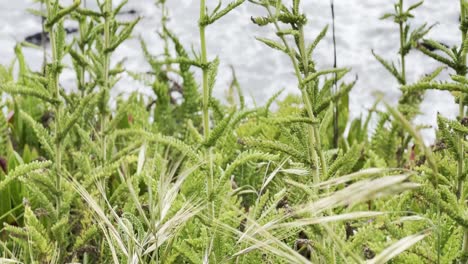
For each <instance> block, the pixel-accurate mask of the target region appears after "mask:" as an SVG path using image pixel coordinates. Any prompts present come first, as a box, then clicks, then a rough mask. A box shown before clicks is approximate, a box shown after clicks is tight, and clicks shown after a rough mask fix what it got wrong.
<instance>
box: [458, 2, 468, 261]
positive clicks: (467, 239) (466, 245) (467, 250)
mask: <svg viewBox="0 0 468 264" xmlns="http://www.w3.org/2000/svg"><path fill="white" fill-rule="evenodd" d="M465 16H466V12H465V7H464V0H460V23H461V24H462V25H463V24H464V22H465ZM460 28H461V29H462V42H461V45H464V43H465V39H466V32H465V28H464V26H461V27H460ZM462 51H463V54H462V55H461V58H462V63H463V66H466V51H465V49H463V48H462ZM461 74H462V75H463V76H465V75H466V70H465V69H464V70H463V72H462V73H461ZM464 99H465V96H464V95H463V94H461V95H460V102H459V115H460V121H462V120H463V118H465V107H464V105H463V101H464ZM463 141H464V136H463V135H459V136H458V146H459V151H460V152H459V153H460V155H459V160H458V188H457V195H458V196H459V199H460V203H461V204H462V205H464V204H465V195H464V194H463V182H464V181H465V179H466V177H465V175H464V172H463V171H464V159H465V149H464V142H463ZM463 254H464V255H465V256H466V255H467V254H468V228H464V232H463Z"/></svg>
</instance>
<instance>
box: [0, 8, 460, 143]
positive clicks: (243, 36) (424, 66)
mask: <svg viewBox="0 0 468 264" xmlns="http://www.w3.org/2000/svg"><path fill="white" fill-rule="evenodd" d="M84 1H86V2H87V6H88V7H89V8H96V2H95V1H93V0H82V2H84ZM60 2H61V4H62V5H67V4H70V3H71V1H70V0H66V1H60ZM114 2H116V4H117V2H118V1H114ZM154 2H155V1H154V0H129V3H128V4H127V6H126V8H124V10H130V9H134V10H136V11H137V15H140V16H142V20H141V21H140V23H139V24H138V25H137V26H136V28H135V31H134V36H135V38H133V39H131V40H129V41H126V42H125V43H123V44H122V46H121V47H119V48H118V49H117V50H116V52H115V55H114V57H113V58H112V61H113V62H114V63H115V62H117V61H119V60H120V59H122V58H126V62H125V67H126V68H127V69H129V70H132V71H138V72H145V71H147V70H149V69H150V67H149V65H148V64H147V63H146V62H145V60H144V58H143V55H142V52H141V49H140V45H139V41H138V38H137V36H141V37H142V38H143V39H144V40H145V41H146V42H147V44H148V46H149V48H150V50H151V51H152V52H154V53H155V54H157V53H158V52H161V50H162V47H163V43H162V42H161V40H160V39H159V38H158V35H157V31H158V30H160V22H159V21H160V18H161V14H160V10H159V9H158V8H157V7H156V6H155V5H154ZM207 2H208V4H209V5H210V6H211V7H214V6H215V5H216V4H217V3H218V1H213V0H209V1H207ZM228 2H229V1H227V0H225V1H223V3H225V4H226V3H228ZM286 2H287V1H286ZM334 2H335V16H336V19H335V21H336V38H337V58H338V66H339V67H351V68H352V72H351V73H350V74H349V75H348V79H347V80H349V81H351V80H353V79H354V78H355V76H356V75H357V76H358V77H359V80H358V82H357V84H356V86H355V88H354V89H353V91H352V92H351V101H350V103H351V112H352V116H353V117H357V116H359V115H360V114H362V113H365V110H366V109H368V108H369V107H370V106H371V105H372V104H373V103H374V101H375V98H374V97H373V96H372V94H373V92H375V91H382V92H383V93H384V94H385V100H387V101H388V102H390V103H393V104H394V103H396V102H397V100H398V98H399V96H400V92H399V89H398V85H397V82H396V81H395V80H394V78H393V77H392V76H391V75H390V74H389V73H388V72H386V70H385V69H384V68H383V67H382V65H380V63H379V62H378V61H376V60H375V58H374V57H373V56H372V53H371V50H372V49H373V50H374V51H375V52H376V53H377V54H379V55H380V56H381V57H383V58H385V59H393V60H394V61H395V63H396V64H397V65H398V61H397V60H398V55H397V52H398V45H399V35H398V27H397V25H396V24H394V23H393V22H392V21H390V20H385V21H381V20H379V17H380V16H381V15H383V14H384V13H388V12H392V11H393V4H392V3H393V2H394V1H388V0H335V1H334ZM405 2H407V3H406V4H407V5H409V4H413V3H415V2H416V1H413V0H411V1H408V0H407V1H405ZM167 6H168V9H169V12H170V17H171V19H170V21H169V28H170V29H171V30H172V31H173V32H175V33H176V34H177V36H178V37H179V38H180V40H181V41H182V43H184V45H185V47H186V48H187V49H188V50H190V49H191V47H192V46H193V48H194V49H195V50H198V47H199V33H198V27H197V21H198V13H199V2H198V1H197V0H167ZM27 8H36V9H38V8H40V6H39V5H38V4H37V3H34V1H32V0H14V1H12V0H0V63H1V64H9V63H11V62H12V60H13V59H14V51H13V48H14V45H15V44H16V43H17V42H19V41H22V40H24V38H25V37H26V36H28V35H31V34H34V33H37V32H40V30H41V24H40V19H39V18H38V17H35V16H33V15H31V14H29V13H28V12H27V11H26V9H27ZM302 9H303V12H304V13H306V14H307V16H308V21H309V24H308V27H307V29H306V31H305V34H306V36H307V39H308V40H309V41H310V40H312V39H314V38H315V36H317V34H318V33H319V32H320V31H321V30H322V28H323V27H325V26H326V25H331V22H332V21H331V10H330V2H329V0H303V1H302ZM414 14H415V16H416V19H414V20H411V24H412V26H413V28H415V27H417V26H420V25H422V24H423V23H425V22H427V23H429V24H433V23H438V24H437V25H436V26H435V27H434V29H433V30H432V31H431V33H430V34H429V36H428V37H429V38H433V39H435V40H438V41H441V42H444V43H446V44H448V45H449V46H453V45H456V44H458V43H460V39H461V36H460V32H459V30H458V16H459V1H455V0H451V1H442V0H426V1H425V3H424V4H423V6H422V7H420V8H418V9H417V10H416V11H415V12H414ZM261 15H265V11H264V10H263V9H261V8H259V7H258V6H255V5H253V4H251V3H248V2H246V3H245V4H243V5H242V6H241V7H239V8H238V9H236V10H234V11H233V12H231V13H230V14H229V15H228V16H226V17H224V18H222V19H221V20H220V21H218V22H217V23H216V24H214V25H211V26H209V27H208V29H207V34H206V36H207V43H208V44H207V45H208V54H209V59H213V58H214V57H215V56H216V55H218V56H219V58H220V60H221V67H220V69H219V75H218V79H217V84H216V87H215V89H214V93H215V95H216V96H217V97H220V98H221V97H223V96H224V94H225V91H226V88H227V86H228V84H229V82H230V80H231V70H230V68H229V66H230V65H232V66H234V68H235V69H236V73H237V77H238V79H239V82H240V84H241V87H242V89H243V91H244V93H245V95H246V96H247V97H248V98H249V103H250V104H253V101H255V103H257V104H261V103H264V102H265V101H266V100H267V98H269V97H270V96H271V95H272V94H274V93H275V92H277V91H278V90H280V89H282V88H285V89H286V93H288V92H290V93H297V92H298V89H297V82H296V80H295V77H294V73H293V71H292V69H293V68H292V66H291V62H290V60H289V58H288V57H287V56H285V55H284V54H282V53H280V52H277V51H274V50H271V49H270V48H269V47H267V46H265V45H264V44H262V43H259V42H258V41H256V40H255V37H256V36H259V37H268V38H274V37H275V35H274V28H273V27H271V26H267V27H258V26H256V25H254V24H252V22H251V20H250V17H251V16H261ZM133 18H135V15H122V16H121V19H122V20H130V19H133ZM70 25H71V26H73V24H72V23H71V24H70ZM24 52H25V56H26V58H27V60H28V62H29V63H30V65H31V67H32V69H34V70H39V69H40V67H41V64H42V59H43V58H42V54H43V53H42V50H35V49H30V48H26V49H24ZM314 59H315V60H316V61H317V66H318V68H321V69H325V68H330V67H332V65H333V47H332V34H331V27H330V28H329V31H328V34H327V36H326V38H325V39H324V40H323V41H322V43H321V44H319V47H318V48H317V50H316V53H315V56H314ZM438 66H440V64H438V63H437V62H435V61H433V60H432V59H430V58H428V57H426V56H424V55H422V54H421V53H420V52H418V51H411V53H410V54H409V56H408V57H407V79H408V82H409V83H411V82H413V81H416V80H417V79H418V78H419V77H421V76H422V75H424V74H426V73H429V72H431V71H432V70H434V69H436V68H437V67H438ZM441 78H442V79H447V78H448V73H444V74H443V75H442V77H441ZM60 81H61V84H62V85H63V86H64V87H65V88H66V89H74V87H75V86H76V85H75V80H74V74H73V71H72V70H71V69H67V70H65V71H64V73H63V74H62V76H61V80H60ZM135 90H138V91H141V92H142V93H145V94H148V95H151V94H152V92H151V91H150V90H149V89H148V88H147V87H143V86H142V85H141V84H139V83H138V82H135V81H133V80H132V79H131V78H130V77H128V76H123V78H122V80H121V81H120V82H119V84H118V86H117V91H116V93H115V94H114V95H116V94H119V93H129V92H131V91H135ZM456 109H457V106H456V105H455V104H454V103H453V98H452V97H451V96H450V94H449V93H446V92H439V91H428V92H427V93H426V96H425V100H424V102H423V104H422V107H421V110H422V112H423V114H422V115H421V116H420V117H418V118H417V122H418V123H423V124H430V125H435V118H436V113H437V112H440V113H442V114H443V115H445V116H448V117H451V118H454V117H455V115H456V114H455V113H456ZM425 138H426V139H427V140H428V142H430V141H432V139H433V138H434V133H433V131H425Z"/></svg>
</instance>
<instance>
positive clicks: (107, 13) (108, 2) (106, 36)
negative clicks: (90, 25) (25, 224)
mask: <svg viewBox="0 0 468 264" xmlns="http://www.w3.org/2000/svg"><path fill="white" fill-rule="evenodd" d="M111 12H112V0H106V3H105V6H104V13H105V18H104V19H105V20H104V51H105V52H104V84H103V89H104V91H102V92H103V93H105V94H106V93H108V92H109V89H110V87H109V67H110V51H108V48H109V47H110V45H111V43H110V37H111V36H110V22H111V21H110V19H111ZM106 98H107V96H104V97H103V100H105V99H106ZM105 104H106V102H102V106H103V109H102V110H101V132H102V162H103V164H105V163H106V159H107V157H106V156H107V151H106V149H107V144H106V135H105V128H106V118H107V117H106V111H105V107H104V105H105Z"/></svg>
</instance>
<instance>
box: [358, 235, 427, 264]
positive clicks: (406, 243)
mask: <svg viewBox="0 0 468 264" xmlns="http://www.w3.org/2000/svg"><path fill="white" fill-rule="evenodd" d="M427 235H429V233H428V232H425V233H422V234H415V235H411V236H407V237H405V238H402V239H400V240H398V241H397V242H396V243H394V244H393V245H391V246H389V247H387V248H386V249H384V250H383V251H382V252H380V254H379V255H377V256H376V257H375V258H373V259H372V260H370V261H368V262H367V263H368V264H381V263H386V262H387V261H389V260H391V259H392V258H394V257H395V256H397V255H398V254H400V253H401V252H403V251H405V250H407V249H408V248H410V247H412V246H413V245H414V244H416V243H418V242H419V241H421V240H422V239H424V238H425V237H426V236H427Z"/></svg>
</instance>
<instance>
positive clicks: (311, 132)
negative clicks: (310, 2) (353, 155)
mask: <svg viewBox="0 0 468 264" xmlns="http://www.w3.org/2000/svg"><path fill="white" fill-rule="evenodd" d="M265 8H266V10H267V11H268V15H269V16H270V17H275V15H274V14H273V12H272V11H271V8H270V7H269V6H268V5H266V6H265ZM273 24H274V26H275V28H276V31H277V32H280V31H281V28H280V26H279V25H278V22H277V21H276V20H275V21H274V22H273ZM279 38H280V39H281V41H282V42H283V44H284V47H285V48H286V52H287V54H288V56H289V58H290V59H291V62H292V64H293V66H294V72H295V74H296V78H297V81H298V83H299V86H300V90H301V96H302V101H303V103H304V107H305V110H306V112H307V115H308V116H309V117H310V118H315V116H314V112H313V108H312V104H311V101H310V98H309V95H308V94H307V91H306V87H303V86H302V85H301V84H302V80H303V77H302V74H301V70H300V69H299V65H298V62H297V61H296V57H295V55H294V50H293V49H292V48H291V47H290V46H289V43H288V42H287V40H286V38H285V37H284V36H283V35H279ZM299 38H300V40H299V43H302V44H300V46H301V47H302V48H301V47H300V48H299V49H300V50H301V55H302V54H305V47H304V34H303V30H302V27H301V34H300V37H299ZM305 57H307V56H305ZM303 60H304V59H303ZM308 66H309V61H308V58H306V59H305V61H304V69H308ZM307 133H308V141H309V158H310V160H311V161H314V162H315V164H317V163H318V160H319V158H318V155H317V152H316V150H315V149H314V148H315V147H316V145H317V142H316V135H315V134H317V133H318V130H317V129H316V127H315V128H314V126H313V125H311V126H309V129H308V132H307ZM322 161H323V162H320V163H322V167H323V166H324V165H325V166H326V164H325V163H324V160H322ZM312 169H314V168H312ZM315 170H316V172H315V175H314V178H313V181H314V183H318V182H319V181H320V169H319V167H318V166H316V167H315ZM322 170H323V168H322ZM324 171H325V172H326V170H324Z"/></svg>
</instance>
